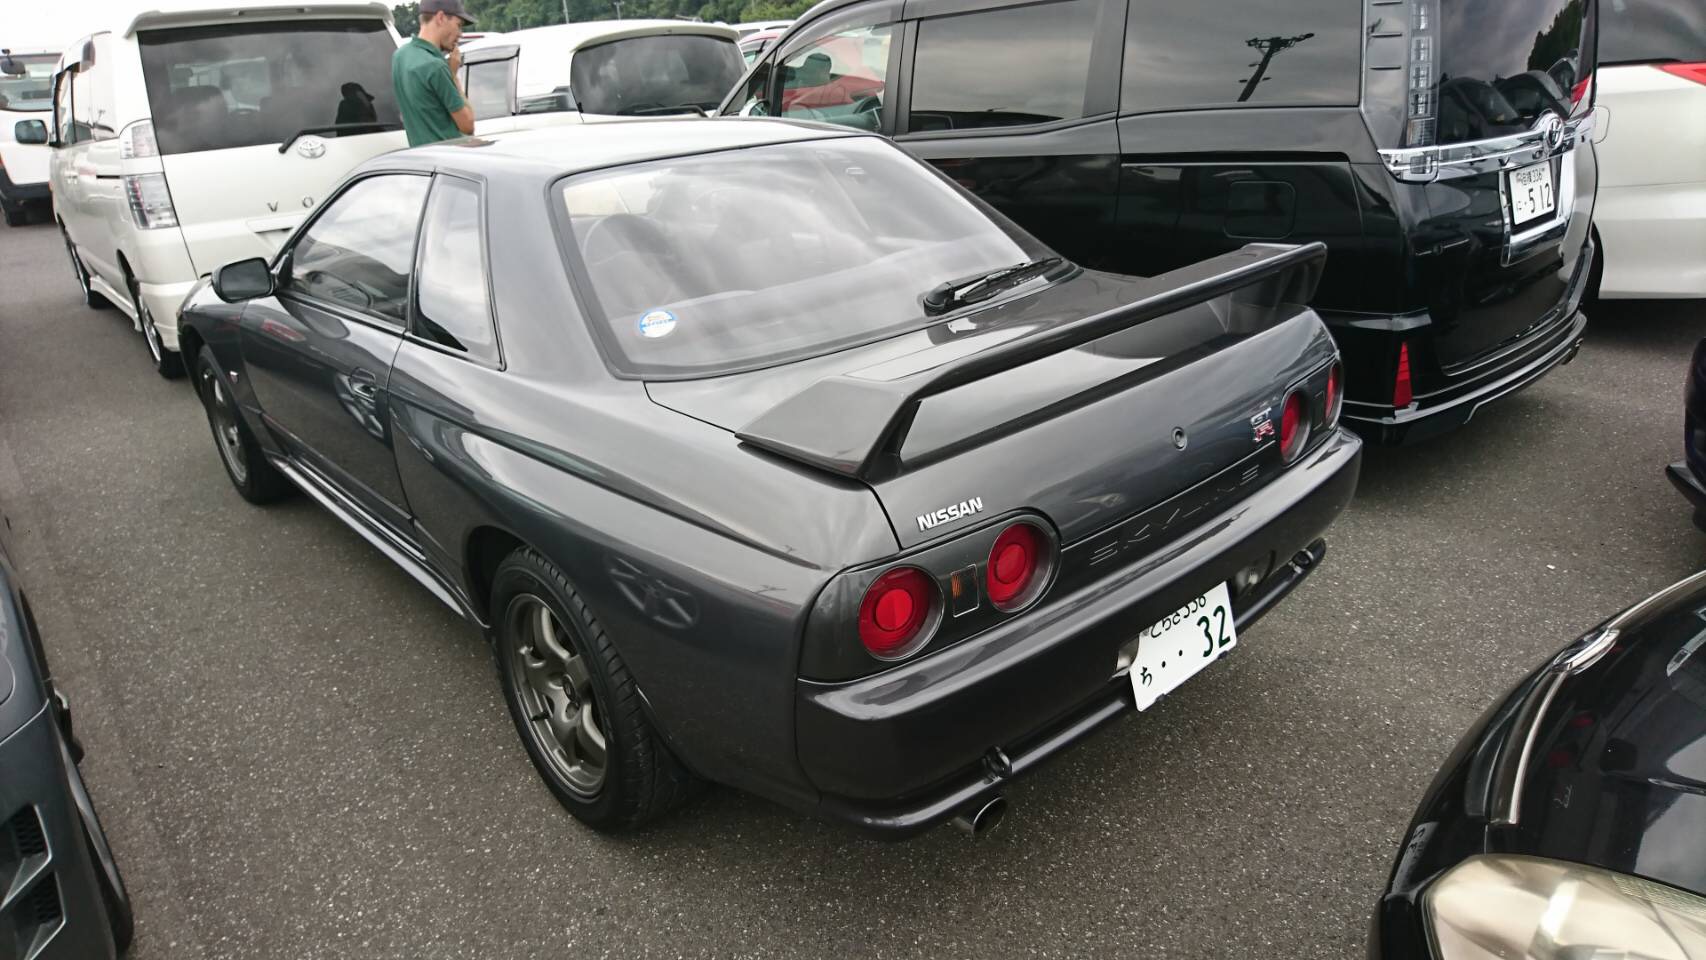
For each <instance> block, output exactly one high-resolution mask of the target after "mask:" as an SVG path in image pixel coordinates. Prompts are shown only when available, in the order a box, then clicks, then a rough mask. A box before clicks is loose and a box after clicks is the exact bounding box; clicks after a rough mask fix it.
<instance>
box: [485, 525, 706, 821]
mask: <svg viewBox="0 0 1706 960" xmlns="http://www.w3.org/2000/svg"><path fill="white" fill-rule="evenodd" d="M491 609H492V615H493V617H494V618H495V619H496V624H497V649H496V651H495V652H496V656H497V661H498V674H499V677H500V678H501V680H502V682H503V690H504V701H505V703H507V704H508V706H509V712H510V717H511V719H513V720H514V721H515V726H516V730H517V731H518V732H519V733H520V734H521V742H522V744H523V746H525V747H526V748H527V755H528V757H529V758H530V759H532V761H533V766H534V767H535V768H536V769H537V770H538V771H539V774H540V776H541V777H543V778H544V780H545V785H546V786H547V787H549V788H550V789H551V792H552V793H553V794H554V795H555V796H556V797H557V800H558V802H560V803H561V804H562V805H563V806H564V807H566V808H568V811H569V812H570V813H572V814H574V815H575V817H576V818H578V819H579V820H580V821H581V822H583V823H585V824H587V825H588V826H590V827H593V828H594V829H597V830H627V829H631V828H634V827H638V826H640V825H642V824H644V823H646V822H648V821H651V820H654V819H656V818H658V817H660V816H662V815H663V814H665V813H667V812H669V811H670V810H672V809H674V808H675V807H677V806H679V805H680V804H681V803H683V802H685V801H686V800H687V799H688V798H689V797H691V796H692V795H693V794H694V793H696V792H697V791H698V789H699V787H700V786H701V781H699V780H698V778H696V777H694V776H693V775H692V774H691V773H689V772H688V771H687V770H686V769H685V768H684V767H682V766H681V763H680V762H679V761H677V760H676V759H675V757H674V755H672V754H671V753H670V752H669V748H668V747H666V746H665V745H664V743H663V740H662V738H661V737H660V736H658V733H657V731H656V730H655V729H653V727H652V725H651V721H649V720H648V719H647V718H646V715H645V711H644V709H643V708H642V707H641V705H640V694H639V690H638V689H637V687H636V686H635V684H634V678H633V677H632V676H630V675H629V673H628V668H627V666H626V665H625V664H624V663H623V662H622V658H621V657H620V656H618V655H617V653H616V648H615V647H614V646H613V645H612V644H611V642H610V638H609V637H608V636H607V635H606V634H605V632H604V628H603V627H602V626H600V625H599V623H598V621H597V619H596V618H594V617H593V615H592V611H590V610H588V609H587V607H586V604H585V603H583V602H582V601H581V598H580V595H579V594H578V593H576V592H575V590H574V588H573V587H571V586H570V585H569V582H568V579H567V578H566V577H565V576H564V575H563V573H562V571H560V570H558V569H557V567H556V566H555V565H554V564H552V563H551V562H550V561H549V560H546V559H545V558H544V557H542V556H540V555H539V554H538V553H536V552H534V551H533V550H530V549H527V548H525V547H524V548H521V549H519V550H516V551H515V552H514V553H512V554H510V555H509V557H508V558H506V559H505V560H504V561H503V563H501V564H499V565H498V569H497V571H496V573H495V574H494V575H493V580H492V606H491Z"/></svg>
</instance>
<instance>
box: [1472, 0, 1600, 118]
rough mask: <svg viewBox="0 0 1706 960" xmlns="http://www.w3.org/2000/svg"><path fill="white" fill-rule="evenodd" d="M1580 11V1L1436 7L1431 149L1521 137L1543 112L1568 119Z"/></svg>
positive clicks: (1479, 1) (1481, 1) (1578, 60)
mask: <svg viewBox="0 0 1706 960" xmlns="http://www.w3.org/2000/svg"><path fill="white" fill-rule="evenodd" d="M1606 2H1608V3H1609V2H1612V0H1606ZM1587 9H1588V2H1587V0H1524V2H1520V3H1518V2H1501V3H1492V2H1488V0H1441V3H1440V44H1439V91H1438V98H1439V127H1438V131H1439V132H1438V142H1439V143H1442V144H1448V143H1462V142H1465V141H1470V140H1485V139H1487V138H1489V137H1499V136H1505V135H1508V134H1512V133H1521V132H1523V131H1525V130H1527V129H1529V128H1530V127H1532V126H1533V125H1534V122H1535V121H1536V120H1538V119H1540V115H1541V114H1543V113H1545V112H1546V111H1548V110H1550V111H1553V112H1555V113H1558V114H1560V115H1562V116H1569V114H1570V90H1571V88H1572V87H1574V86H1575V85H1576V81H1577V79H1578V73H1579V72H1580V71H1581V68H1582V64H1583V60H1582V47H1583V45H1584V43H1583V41H1584V27H1585V22H1584V16H1585V14H1586V12H1587ZM1589 52H1590V53H1591V50H1590V51H1589Z"/></svg>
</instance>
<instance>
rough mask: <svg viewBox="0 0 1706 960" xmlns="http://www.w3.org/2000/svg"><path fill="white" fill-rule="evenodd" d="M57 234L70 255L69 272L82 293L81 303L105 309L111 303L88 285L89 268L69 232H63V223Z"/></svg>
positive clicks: (93, 307) (89, 306)
mask: <svg viewBox="0 0 1706 960" xmlns="http://www.w3.org/2000/svg"><path fill="white" fill-rule="evenodd" d="M59 236H60V237H61V238H62V239H64V241H65V252H66V254H67V255H69V256H70V257H71V273H72V275H73V276H74V277H75V278H76V279H77V287H78V290H79V291H80V292H81V293H82V294H83V305H84V306H86V307H88V308H90V309H92V310H106V309H108V308H110V307H111V306H112V305H113V304H112V301H110V300H108V299H107V298H106V297H103V296H101V295H100V294H98V293H96V292H95V289H94V287H92V286H90V285H89V268H88V267H85V266H83V258H82V257H81V256H79V255H78V254H77V245H76V244H74V243H72V242H71V234H69V233H67V232H65V226H64V225H63V224H61V225H60V227H59Z"/></svg>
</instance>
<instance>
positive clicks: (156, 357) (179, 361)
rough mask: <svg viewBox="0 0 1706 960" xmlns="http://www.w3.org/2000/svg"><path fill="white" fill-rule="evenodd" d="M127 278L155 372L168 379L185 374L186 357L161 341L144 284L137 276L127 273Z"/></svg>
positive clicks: (145, 344) (137, 321)
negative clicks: (137, 279)
mask: <svg viewBox="0 0 1706 960" xmlns="http://www.w3.org/2000/svg"><path fill="white" fill-rule="evenodd" d="M125 280H127V281H128V282H129V286H130V303H131V305H132V306H133V307H135V308H136V326H137V327H138V328H139V329H140V330H141V331H142V345H143V346H144V347H147V348H148V362H149V363H151V364H153V365H154V372H155V373H158V374H159V375H160V376H161V377H164V378H165V379H167V380H176V379H178V378H179V377H181V376H183V375H184V357H183V354H181V353H179V352H178V351H176V350H168V349H166V345H165V344H164V343H162V342H161V341H160V331H159V329H158V328H156V327H155V325H154V315H153V313H152V311H150V310H149V309H148V301H146V300H144V299H142V285H141V284H139V283H137V282H136V278H135V277H132V276H129V275H126V277H125Z"/></svg>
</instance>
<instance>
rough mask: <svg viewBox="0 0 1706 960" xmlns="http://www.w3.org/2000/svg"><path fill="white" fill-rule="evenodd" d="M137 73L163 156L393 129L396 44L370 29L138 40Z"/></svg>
mask: <svg viewBox="0 0 1706 960" xmlns="http://www.w3.org/2000/svg"><path fill="white" fill-rule="evenodd" d="M137 39H138V42H139V43H140V45H141V47H142V73H143V78H144V81H145V82H146V84H147V86H148V103H149V108H150V111H151V112H152V114H153V117H154V135H155V137H156V138H157V139H158V141H159V144H160V152H161V153H165V154H175V153H194V152H198V151H202V150H226V149H230V148H232V147H252V146H256V145H258V144H275V145H276V144H280V143H283V142H284V141H286V140H288V139H290V138H291V137H292V136H293V135H295V134H296V133H298V132H299V131H302V130H306V129H309V128H314V127H333V126H342V127H344V129H343V130H342V131H324V132H321V133H320V134H319V135H320V136H338V135H340V133H342V134H360V133H373V132H375V131H376V130H378V129H381V127H379V126H376V125H378V124H383V125H386V126H388V127H390V128H393V129H395V128H396V127H397V126H399V125H400V124H401V120H400V118H399V116H398V113H397V99H396V96H395V95H394V94H393V93H392V91H391V56H392V54H394V53H396V52H397V43H396V41H395V40H394V39H392V35H391V33H390V32H389V31H388V30H386V29H385V24H384V23H383V22H382V21H379V20H288V21H281V22H275V23H245V24H240V25H233V26H216V27H188V28H182V29H171V30H147V31H143V32H142V33H140V34H139V35H138V37H137Z"/></svg>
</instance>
